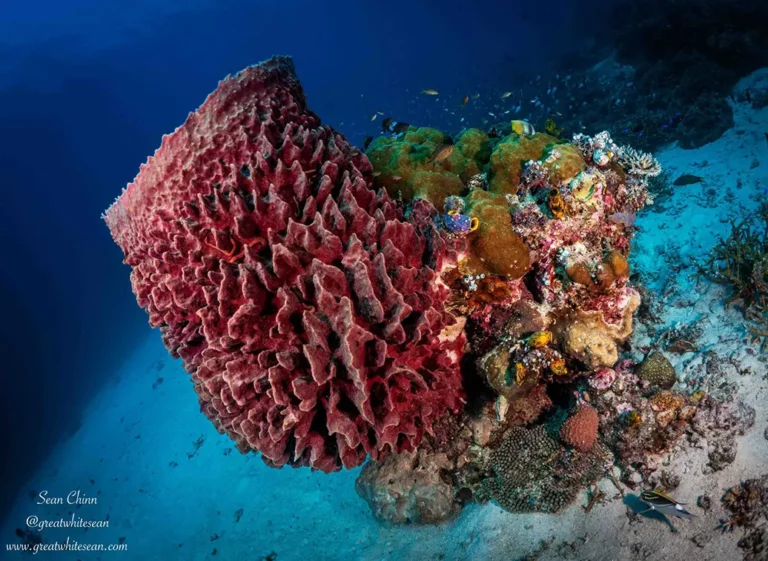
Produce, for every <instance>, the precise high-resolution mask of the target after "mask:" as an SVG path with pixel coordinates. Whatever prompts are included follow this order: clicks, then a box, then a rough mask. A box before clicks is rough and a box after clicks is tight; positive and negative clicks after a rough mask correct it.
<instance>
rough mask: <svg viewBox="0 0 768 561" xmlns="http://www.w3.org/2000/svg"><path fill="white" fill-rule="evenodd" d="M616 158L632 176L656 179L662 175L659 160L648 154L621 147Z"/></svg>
mask: <svg viewBox="0 0 768 561" xmlns="http://www.w3.org/2000/svg"><path fill="white" fill-rule="evenodd" d="M616 157H617V159H618V161H619V163H620V164H621V165H622V166H623V167H624V168H626V170H627V173H629V174H630V175H634V176H637V177H656V176H657V175H659V174H660V173H661V165H660V164H659V162H658V160H656V158H654V157H653V155H652V154H649V153H647V152H640V151H638V150H635V149H634V148H631V147H629V146H621V147H619V149H618V151H617V152H616Z"/></svg>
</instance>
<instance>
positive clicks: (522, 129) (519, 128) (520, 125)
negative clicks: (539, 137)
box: [510, 120, 536, 136]
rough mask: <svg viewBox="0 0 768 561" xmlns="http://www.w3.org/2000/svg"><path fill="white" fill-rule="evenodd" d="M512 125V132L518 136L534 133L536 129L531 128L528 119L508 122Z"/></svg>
mask: <svg viewBox="0 0 768 561" xmlns="http://www.w3.org/2000/svg"><path fill="white" fill-rule="evenodd" d="M510 124H511V125H512V132H515V133H517V134H519V135H520V136H523V135H526V134H536V131H535V130H534V128H533V125H531V123H529V122H528V121H518V120H515V121H512V122H511V123H510Z"/></svg>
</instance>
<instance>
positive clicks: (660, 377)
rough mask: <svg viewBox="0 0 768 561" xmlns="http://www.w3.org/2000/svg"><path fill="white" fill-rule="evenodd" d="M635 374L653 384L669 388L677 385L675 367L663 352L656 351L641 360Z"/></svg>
mask: <svg viewBox="0 0 768 561" xmlns="http://www.w3.org/2000/svg"><path fill="white" fill-rule="evenodd" d="M635 374H636V375H637V376H638V377H639V378H640V379H642V380H645V381H647V382H648V383H650V384H651V385H652V386H655V387H658V388H662V389H665V390H668V389H669V388H671V387H672V386H674V385H675V381H676V380H677V378H676V377H675V368H674V367H673V366H672V363H671V362H669V360H667V357H665V356H664V355H663V354H661V353H659V352H656V353H651V354H650V355H648V356H647V357H646V358H645V360H643V362H641V363H640V364H639V365H638V366H637V369H636V370H635Z"/></svg>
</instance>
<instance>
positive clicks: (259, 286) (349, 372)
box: [105, 57, 464, 472]
mask: <svg viewBox="0 0 768 561" xmlns="http://www.w3.org/2000/svg"><path fill="white" fill-rule="evenodd" d="M371 172H372V170H371V165H370V163H369V162H368V159H367V158H366V157H365V156H364V155H363V154H361V153H360V152H358V151H356V150H354V149H352V148H351V147H350V146H349V144H348V143H347V141H346V140H345V139H344V137H343V136H342V135H340V134H339V133H337V132H335V131H334V130H333V129H331V128H329V127H327V126H322V125H321V124H320V120H319V119H318V117H317V116H316V115H315V114H314V113H312V112H311V111H310V110H308V109H307V107H306V101H305V98H304V93H303V91H302V88H301V85H300V83H299V81H298V79H297V78H296V75H295V73H294V68H293V63H292V61H291V60H290V59H289V58H285V57H278V58H273V59H271V60H269V61H267V62H265V63H262V64H260V65H258V66H254V67H250V68H248V69H246V70H244V71H243V72H241V73H239V74H238V75H237V76H235V77H228V78H226V79H225V80H224V81H222V82H221V83H220V84H219V87H218V88H217V89H216V91H215V92H214V93H212V94H211V95H210V96H209V97H208V99H207V100H206V101H205V103H204V104H203V105H202V106H201V107H200V108H199V109H198V110H197V111H196V112H195V113H193V114H191V115H190V116H189V118H188V119H187V121H186V123H185V124H184V125H183V126H182V127H180V128H178V129H177V130H176V131H175V132H174V133H173V134H171V135H168V136H166V137H164V138H163V142H162V145H161V147H160V148H159V149H158V150H157V152H156V153H155V155H154V157H151V158H150V159H149V160H148V162H147V163H146V164H144V165H143V166H142V167H141V171H140V173H139V175H138V176H137V177H136V179H135V181H134V182H133V183H132V184H130V185H129V186H128V187H127V189H126V190H125V191H124V192H123V194H122V195H121V196H120V197H119V199H118V200H117V201H116V202H115V204H114V205H112V206H111V207H110V208H109V209H108V210H107V211H106V213H105V220H106V222H107V225H108V226H109V228H110V231H111V233H112V236H113V238H114V239H115V241H116V242H117V244H118V245H119V246H120V247H121V248H122V250H123V252H124V253H125V263H127V264H128V265H130V266H132V267H133V271H132V273H131V280H132V284H133V290H134V292H135V294H136V297H137V300H138V303H139V305H141V306H142V307H143V308H145V309H146V310H147V312H148V313H149V318H150V324H151V325H152V326H153V327H159V328H160V330H161V332H162V336H163V341H164V342H165V345H166V347H167V348H168V350H169V351H170V352H171V354H172V355H173V356H174V357H178V356H180V357H181V358H182V359H183V361H184V367H185V368H186V370H187V371H188V372H189V373H190V374H191V375H192V379H193V381H194V385H195V390H196V391H197V393H198V396H199V398H200V404H201V408H202V411H203V412H204V413H205V414H206V415H207V416H208V417H209V418H210V419H211V420H212V421H213V423H214V424H215V425H216V427H217V428H218V429H219V430H220V431H222V432H226V433H227V434H228V435H229V436H230V437H232V438H233V439H234V440H235V441H236V442H237V445H238V448H239V449H240V450H241V451H243V452H245V451H249V450H257V451H259V452H261V454H262V457H263V458H264V460H265V461H266V462H267V463H268V464H270V465H273V466H282V465H284V464H291V465H296V466H298V465H309V466H311V467H313V468H316V469H319V470H323V471H326V472H330V471H334V470H338V469H340V468H341V467H342V466H344V467H353V466H357V465H359V464H361V463H362V462H363V461H364V459H365V457H366V455H367V454H370V455H371V457H373V458H380V457H383V456H385V455H386V454H387V453H388V452H390V451H398V452H399V451H404V450H413V449H415V447H416V446H417V445H418V444H419V443H420V442H421V440H422V437H423V434H424V432H425V431H427V432H430V431H431V430H432V425H433V422H434V421H435V420H436V419H437V418H438V417H439V416H440V415H442V414H443V413H444V412H446V411H447V410H452V411H456V410H458V408H459V407H460V406H461V404H462V400H463V398H462V392H461V381H460V374H459V367H458V363H459V358H460V354H461V352H462V348H463V342H464V340H463V334H461V333H460V332H459V333H456V334H454V335H453V336H452V337H439V336H440V334H441V332H442V331H443V329H444V328H446V327H448V326H451V325H453V324H454V323H455V319H454V318H453V316H451V315H450V314H449V313H447V312H446V310H445V308H444V302H445V300H446V298H447V296H448V290H447V288H446V287H445V286H444V285H442V284H441V283H439V282H438V279H437V275H438V273H437V272H436V271H440V270H441V269H442V268H443V267H444V266H447V265H450V264H451V261H452V260H453V259H454V254H453V250H452V249H451V247H450V246H449V245H447V242H446V239H445V238H444V237H443V235H441V234H440V233H439V232H438V231H437V230H436V229H435V227H434V226H433V218H434V216H435V212H434V209H433V208H432V207H431V205H429V203H426V202H424V201H421V202H420V203H418V204H417V205H416V206H415V208H414V209H413V210H412V217H411V220H410V222H406V221H405V220H404V219H403V215H402V211H401V210H400V209H399V208H398V207H397V206H396V205H395V203H394V202H392V201H390V199H389V198H388V197H387V195H386V193H383V192H381V193H378V194H377V193H375V192H374V191H373V190H372V189H371V188H370V180H371V176H372V173H371Z"/></svg>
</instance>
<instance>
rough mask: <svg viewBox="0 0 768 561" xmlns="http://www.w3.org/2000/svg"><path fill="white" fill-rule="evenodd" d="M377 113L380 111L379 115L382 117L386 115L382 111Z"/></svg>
mask: <svg viewBox="0 0 768 561" xmlns="http://www.w3.org/2000/svg"><path fill="white" fill-rule="evenodd" d="M376 113H378V114H379V115H381V116H382V117H383V116H384V113H382V112H381V111H376Z"/></svg>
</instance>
